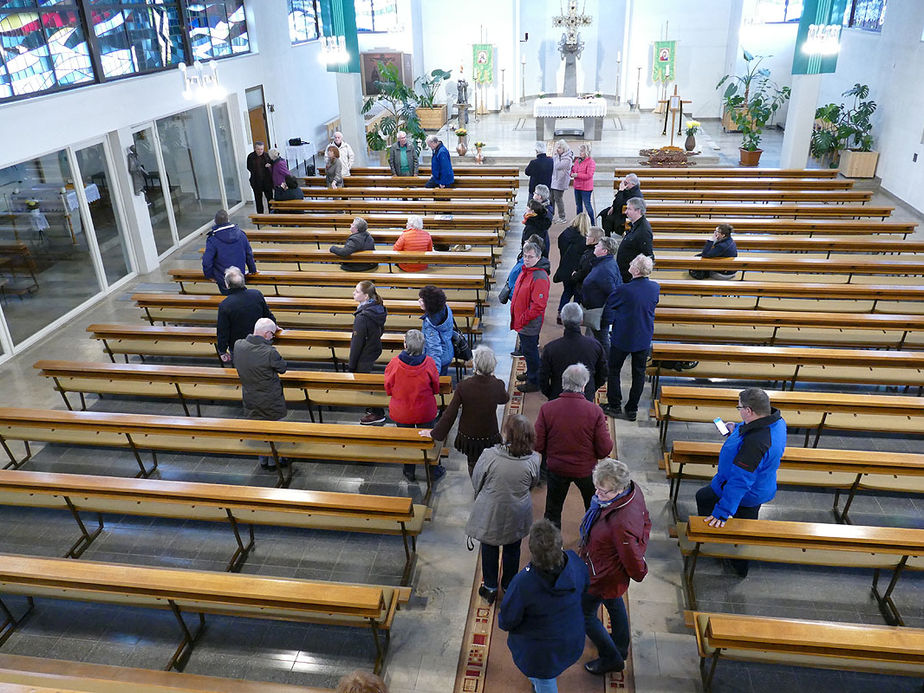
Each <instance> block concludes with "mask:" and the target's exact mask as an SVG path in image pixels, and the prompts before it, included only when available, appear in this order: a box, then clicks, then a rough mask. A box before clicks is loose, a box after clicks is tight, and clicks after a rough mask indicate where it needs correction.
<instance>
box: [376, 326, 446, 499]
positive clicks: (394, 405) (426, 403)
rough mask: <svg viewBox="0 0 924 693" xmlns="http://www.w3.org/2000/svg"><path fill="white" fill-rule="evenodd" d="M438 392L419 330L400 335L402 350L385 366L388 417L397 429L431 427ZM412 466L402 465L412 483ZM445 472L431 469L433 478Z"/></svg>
mask: <svg viewBox="0 0 924 693" xmlns="http://www.w3.org/2000/svg"><path fill="white" fill-rule="evenodd" d="M439 391H440V374H439V372H438V371H437V366H436V364H435V363H434V361H433V359H432V358H430V357H429V356H427V355H426V354H425V353H424V335H423V332H421V331H420V330H408V331H407V333H406V334H405V335H404V351H402V352H401V353H400V354H398V355H397V356H395V357H394V358H393V359H392V360H391V361H389V362H388V365H387V366H386V367H385V394H386V395H388V396H389V397H391V399H390V400H389V402H388V416H389V417H390V418H391V420H392V421H394V422H395V423H396V424H398V428H427V429H429V428H432V427H433V422H434V421H435V420H436V415H437V413H438V411H437V407H436V397H435V395H438V394H439ZM414 469H415V465H413V464H406V465H404V478H406V479H407V480H408V481H416V480H417V476H416V474H415V472H414ZM445 473H446V469H445V468H444V467H443V466H442V464H440V465H438V466H436V467H434V468H433V470H432V474H433V478H434V479H439V478H440V477H442V476H443V475H444V474H445Z"/></svg>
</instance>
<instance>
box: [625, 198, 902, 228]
mask: <svg viewBox="0 0 924 693" xmlns="http://www.w3.org/2000/svg"><path fill="white" fill-rule="evenodd" d="M623 210H625V208H623ZM893 211H894V208H893V207H885V206H880V205H876V206H873V205H812V204H790V203H783V204H773V205H771V204H764V205H760V204H747V203H744V202H742V203H720V202H715V203H705V202H704V203H700V204H693V203H688V204H684V203H679V202H678V203H670V202H657V201H656V202H652V203H650V204H648V208H647V212H646V213H648V214H651V216H653V217H706V218H709V219H712V218H716V219H719V220H720V221H723V222H725V221H726V217H735V216H739V217H792V218H794V219H826V218H827V219H830V218H842V219H864V218H873V217H878V218H880V219H885V218H886V217H888V216H889V215H891V214H892V212H893ZM652 228H654V226H652Z"/></svg>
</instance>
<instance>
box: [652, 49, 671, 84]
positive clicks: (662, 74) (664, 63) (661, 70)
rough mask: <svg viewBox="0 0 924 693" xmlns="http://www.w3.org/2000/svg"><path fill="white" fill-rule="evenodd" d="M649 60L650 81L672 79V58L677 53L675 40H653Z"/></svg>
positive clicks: (668, 80) (667, 80)
mask: <svg viewBox="0 0 924 693" xmlns="http://www.w3.org/2000/svg"><path fill="white" fill-rule="evenodd" d="M653 48H654V51H653V53H652V61H651V81H652V82H656V83H657V82H670V81H671V80H673V79H674V75H675V74H676V70H675V69H674V59H675V58H676V55H677V42H676V41H655V42H654V46H653Z"/></svg>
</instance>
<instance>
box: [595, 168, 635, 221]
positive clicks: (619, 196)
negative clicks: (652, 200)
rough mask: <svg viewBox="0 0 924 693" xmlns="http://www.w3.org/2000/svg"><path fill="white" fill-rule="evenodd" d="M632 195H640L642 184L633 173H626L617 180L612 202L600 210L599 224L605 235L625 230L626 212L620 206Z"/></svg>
mask: <svg viewBox="0 0 924 693" xmlns="http://www.w3.org/2000/svg"><path fill="white" fill-rule="evenodd" d="M633 197H642V186H641V183H640V182H639V180H638V176H636V175H635V174H634V173H627V174H626V176H625V178H623V179H622V180H621V181H619V189H618V190H617V191H616V196H615V197H613V204H612V205H610V206H609V207H607V208H606V209H604V210H603V211H602V212H600V226H602V227H603V230H604V231H605V232H606V235H607V236H612V235H614V234H615V235H618V236H622V235H623V234H624V233H625V232H626V213H625V212H623V211H622V208H623V207H624V206H625V205H626V203H627V202H628V201H629V200H631V199H632V198H633Z"/></svg>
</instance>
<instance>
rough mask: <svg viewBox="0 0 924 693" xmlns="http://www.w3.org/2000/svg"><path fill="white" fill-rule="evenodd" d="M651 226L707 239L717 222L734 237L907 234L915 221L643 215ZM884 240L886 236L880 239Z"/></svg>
mask: <svg viewBox="0 0 924 693" xmlns="http://www.w3.org/2000/svg"><path fill="white" fill-rule="evenodd" d="M646 217H647V219H648V221H649V222H650V223H651V227H652V228H653V229H654V235H655V239H657V237H658V235H659V234H661V233H700V234H703V236H702V238H703V240H707V239H708V238H709V236H711V235H712V232H713V231H715V227H716V226H717V225H718V224H719V223H722V222H724V223H727V224H731V225H732V226H734V227H735V240H736V241H737V240H738V239H740V238H741V235H742V234H745V233H764V234H766V233H770V234H774V235H779V234H783V233H785V234H797V235H799V236H808V237H809V238H811V237H813V236H816V235H823V236H869V235H871V234H876V235H879V234H890V235H898V234H901V236H902V238H907V237H908V234H909V233H914V230H915V229H916V228H917V223H915V222H908V221H870V220H867V219H802V218H799V219H759V218H755V219H747V218H744V217H734V218H726V219H695V218H684V217H658V216H656V215H646ZM883 242H884V243H888V239H884V240H883Z"/></svg>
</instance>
